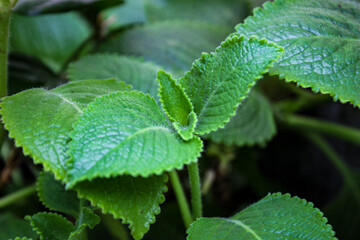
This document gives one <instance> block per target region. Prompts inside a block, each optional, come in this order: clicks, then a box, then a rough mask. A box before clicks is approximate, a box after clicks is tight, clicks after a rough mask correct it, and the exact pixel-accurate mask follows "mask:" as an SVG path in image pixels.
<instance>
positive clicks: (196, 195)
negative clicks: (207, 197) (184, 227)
mask: <svg viewBox="0 0 360 240" xmlns="http://www.w3.org/2000/svg"><path fill="white" fill-rule="evenodd" d="M188 171H189V178H190V187H191V206H192V211H193V220H194V221H195V220H196V219H197V218H199V217H201V216H202V203H201V187H200V176H199V167H198V164H197V163H191V164H189V165H188Z"/></svg>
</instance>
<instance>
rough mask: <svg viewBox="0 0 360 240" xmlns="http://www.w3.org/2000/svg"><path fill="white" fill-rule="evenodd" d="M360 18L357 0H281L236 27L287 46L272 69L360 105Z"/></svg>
mask: <svg viewBox="0 0 360 240" xmlns="http://www.w3.org/2000/svg"><path fill="white" fill-rule="evenodd" d="M359 18H360V2H359V1H358V0H307V1H303V0H287V1H285V0H276V1H275V2H274V3H270V2H267V3H265V4H264V7H263V9H256V10H255V11H254V16H253V17H249V18H247V19H246V20H245V23H244V24H240V25H238V26H237V27H236V30H237V33H238V34H245V35H248V36H251V35H255V36H258V37H259V38H266V39H268V40H270V41H274V42H276V43H277V44H278V45H280V46H282V47H283V48H284V49H285V55H284V57H283V58H282V59H281V60H279V62H277V63H276V64H275V65H274V67H273V68H271V69H270V73H271V74H277V75H280V77H281V78H285V79H286V81H292V82H297V83H298V84H299V85H300V86H302V87H311V88H312V90H313V91H315V92H319V91H320V92H321V93H324V94H326V93H329V94H330V95H331V96H333V97H334V99H335V100H338V99H339V100H340V101H341V102H351V103H352V104H354V105H355V106H358V107H360V54H359V52H360V40H359V38H360V21H359Z"/></svg>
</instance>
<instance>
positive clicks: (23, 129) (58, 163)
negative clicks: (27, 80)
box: [0, 79, 130, 179]
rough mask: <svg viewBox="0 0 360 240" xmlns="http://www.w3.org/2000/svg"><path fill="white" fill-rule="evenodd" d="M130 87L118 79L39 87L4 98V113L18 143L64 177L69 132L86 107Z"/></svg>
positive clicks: (57, 175) (11, 133) (5, 120)
mask: <svg viewBox="0 0 360 240" xmlns="http://www.w3.org/2000/svg"><path fill="white" fill-rule="evenodd" d="M129 89H130V87H129V86H128V85H125V84H124V83H120V82H117V81H115V80H114V79H109V80H84V81H78V82H74V83H69V84H65V85H63V86H60V87H57V88H55V89H53V90H50V91H48V90H45V89H40V88H35V89H30V90H27V91H24V92H21V93H18V94H16V95H13V96H10V97H7V98H4V99H3V100H2V102H1V104H0V107H1V110H0V113H1V115H2V121H3V122H4V124H5V128H6V129H7V130H8V131H9V132H10V137H12V138H14V139H15V142H16V145H17V146H19V147H22V148H23V151H24V153H25V154H26V155H30V156H31V157H32V158H33V159H34V162H35V163H41V164H43V165H44V168H45V169H46V170H48V171H51V172H53V173H54V174H55V177H56V178H57V179H63V178H64V176H65V169H66V166H65V162H66V159H67V158H68V156H67V154H66V151H67V149H68V146H67V143H68V142H69V140H70V138H69V136H68V135H69V132H70V131H71V129H72V124H73V123H74V122H75V120H76V119H77V117H78V116H79V115H80V114H82V109H83V108H85V107H86V106H87V104H88V103H89V102H91V101H93V100H94V99H95V98H96V97H98V96H101V95H103V94H107V93H109V92H113V91H124V90H129Z"/></svg>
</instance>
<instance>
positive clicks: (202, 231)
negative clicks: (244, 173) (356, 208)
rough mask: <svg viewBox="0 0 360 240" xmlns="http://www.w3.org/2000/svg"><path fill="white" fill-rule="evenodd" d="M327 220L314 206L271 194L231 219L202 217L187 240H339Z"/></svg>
mask: <svg viewBox="0 0 360 240" xmlns="http://www.w3.org/2000/svg"><path fill="white" fill-rule="evenodd" d="M326 223H327V219H326V218H324V217H323V213H322V212H320V210H319V209H317V208H314V207H313V204H312V203H308V202H306V201H305V200H302V199H299V198H297V197H293V198H291V197H290V195H289V194H285V195H281V194H272V195H270V194H269V195H268V196H267V197H265V198H264V199H262V200H260V201H259V202H257V203H255V204H253V205H251V206H250V207H247V208H246V209H244V210H243V211H241V212H239V213H238V214H236V215H235V216H233V217H231V218H199V219H198V220H197V221H196V222H194V223H193V224H192V225H191V227H190V228H189V229H188V234H189V235H188V238H187V239H188V240H198V239H199V240H202V239H206V240H225V239H226V240H237V239H242V240H247V239H249V240H253V239H256V240H265V239H266V240H272V239H274V240H286V239H304V240H314V239H321V240H326V239H329V240H336V238H335V237H334V235H335V233H334V231H333V230H332V228H331V226H330V225H328V224H326Z"/></svg>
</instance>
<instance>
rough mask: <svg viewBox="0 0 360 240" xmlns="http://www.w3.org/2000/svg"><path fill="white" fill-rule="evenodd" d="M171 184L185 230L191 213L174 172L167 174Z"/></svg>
mask: <svg viewBox="0 0 360 240" xmlns="http://www.w3.org/2000/svg"><path fill="white" fill-rule="evenodd" d="M169 176H170V179H171V183H172V186H173V189H174V192H175V195H176V199H177V202H178V204H179V208H180V212H181V216H182V219H183V221H184V225H185V228H186V229H187V228H188V227H189V226H190V224H191V223H192V218H191V213H190V208H189V204H188V203H187V200H186V197H185V193H184V190H183V188H182V186H181V183H180V180H179V176H178V175H177V173H176V170H174V171H172V172H170V173H169Z"/></svg>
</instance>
